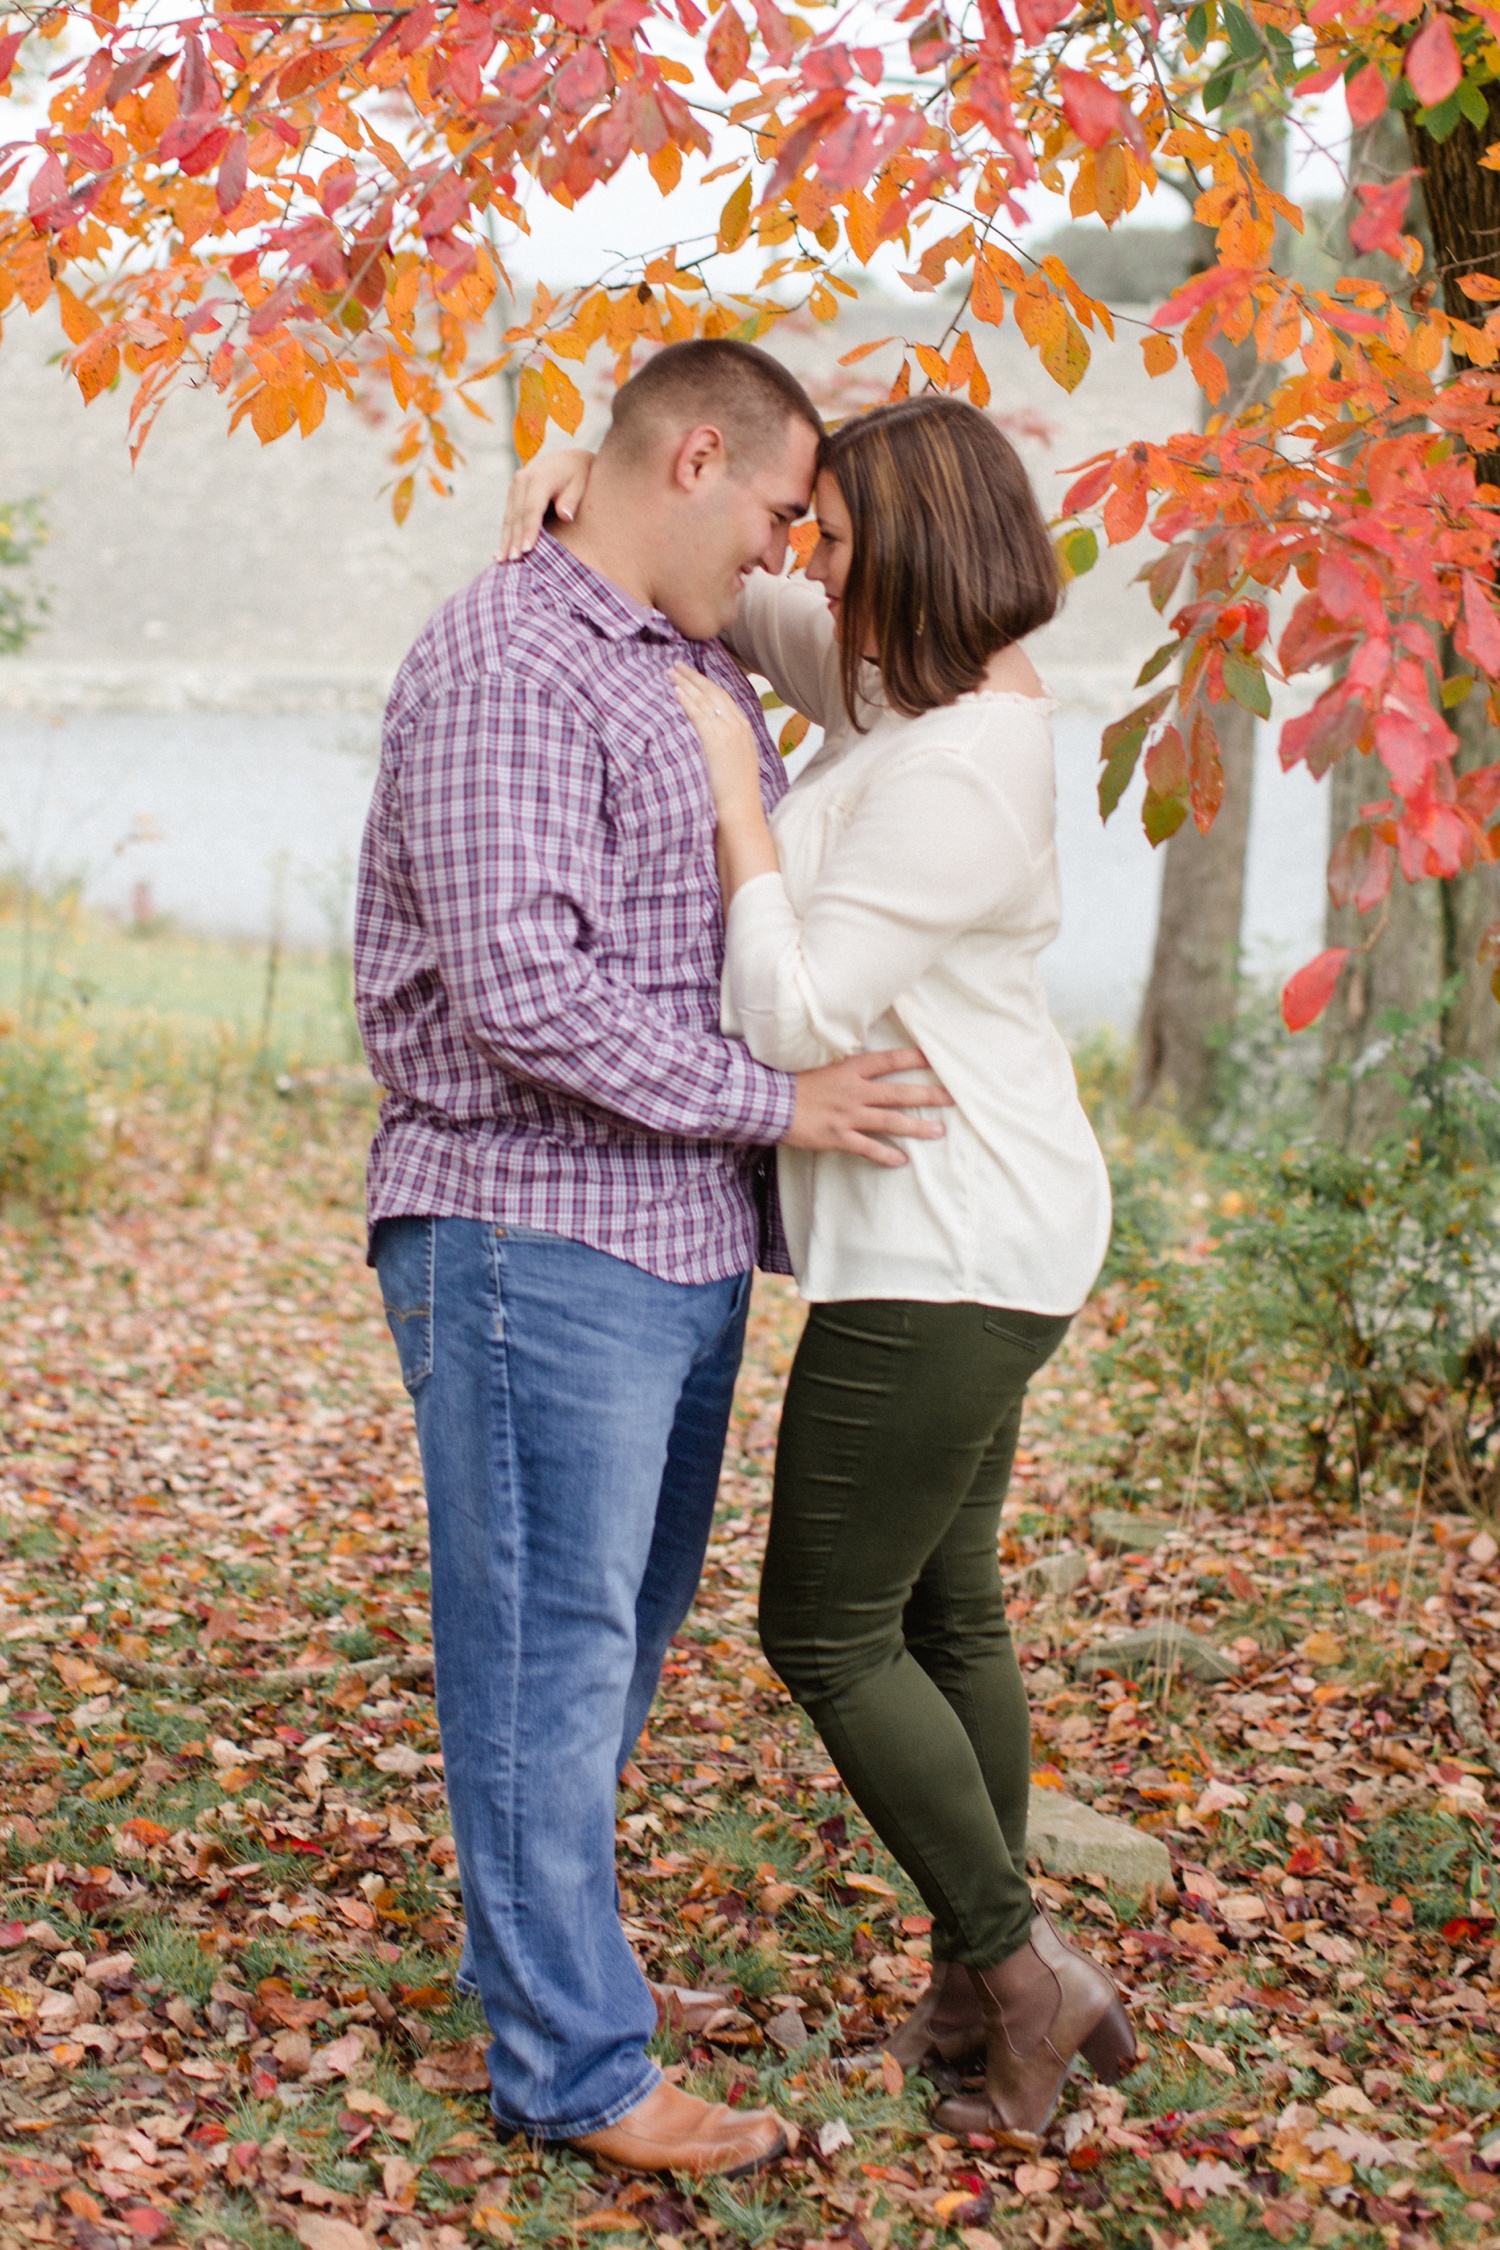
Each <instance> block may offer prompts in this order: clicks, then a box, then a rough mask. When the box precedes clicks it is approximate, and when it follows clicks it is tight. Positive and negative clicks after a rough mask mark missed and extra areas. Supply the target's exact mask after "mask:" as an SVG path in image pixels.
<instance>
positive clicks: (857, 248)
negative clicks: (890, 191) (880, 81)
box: [844, 141, 1500, 266]
mask: <svg viewBox="0 0 1500 2250" xmlns="http://www.w3.org/2000/svg"><path fill="white" fill-rule="evenodd" d="M1495 145H1496V147H1497V148H1500V141H1497V142H1496V144H1495ZM844 233H845V234H846V235H847V236H848V238H849V247H850V249H851V250H852V251H853V252H854V255H855V257H856V258H858V260H859V262H860V264H861V265H862V266H867V265H868V264H869V262H870V260H871V259H872V258H873V257H874V255H875V252H876V251H877V250H878V249H879V247H880V235H879V232H878V230H877V227H876V222H875V211H874V206H873V205H872V204H871V202H870V198H869V197H868V196H867V195H864V194H862V193H861V192H860V190H859V189H858V188H856V189H855V190H854V191H853V193H852V194H851V195H850V196H849V197H848V200H847V201H846V203H845V205H844Z"/></svg>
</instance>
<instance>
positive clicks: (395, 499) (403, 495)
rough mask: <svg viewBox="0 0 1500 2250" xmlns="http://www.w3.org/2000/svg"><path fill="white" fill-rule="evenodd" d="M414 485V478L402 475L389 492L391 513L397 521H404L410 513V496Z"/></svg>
mask: <svg viewBox="0 0 1500 2250" xmlns="http://www.w3.org/2000/svg"><path fill="white" fill-rule="evenodd" d="M415 487H416V480H415V479H414V478H412V477H403V478H402V479H401V482H400V483H399V484H398V485H397V487H396V489H395V491H394V492H393V493H392V494H391V514H392V515H393V516H394V517H395V519H396V521H397V523H405V521H406V519H407V517H408V515H409V514H410V513H411V496H412V493H413V491H414V490H415Z"/></svg>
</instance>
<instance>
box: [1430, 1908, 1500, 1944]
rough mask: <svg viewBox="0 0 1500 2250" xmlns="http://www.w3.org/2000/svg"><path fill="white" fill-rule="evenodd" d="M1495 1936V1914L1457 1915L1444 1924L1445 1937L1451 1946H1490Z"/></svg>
mask: <svg viewBox="0 0 1500 2250" xmlns="http://www.w3.org/2000/svg"><path fill="white" fill-rule="evenodd" d="M1494 1934H1495V1917H1494V1915H1493V1914H1457V1915H1455V1916H1454V1918H1453V1920H1452V1921H1451V1922H1445V1923H1444V1924H1443V1936H1444V1938H1445V1940H1446V1941H1447V1943H1448V1944H1449V1945H1488V1944H1489V1942H1490V1939H1491V1938H1492V1937H1493V1936H1494Z"/></svg>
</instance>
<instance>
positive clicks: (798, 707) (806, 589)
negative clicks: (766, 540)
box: [723, 570, 843, 727]
mask: <svg viewBox="0 0 1500 2250" xmlns="http://www.w3.org/2000/svg"><path fill="white" fill-rule="evenodd" d="M723 640H724V643H725V645H726V647H727V648H728V649H729V651H730V653H731V654H732V655H734V656H737V657H738V658H739V660H740V662H741V663H742V664H743V665H744V666H745V668H746V669H747V671H751V672H759V673H760V674H761V676H762V677H763V678H764V679H767V680H769V681H770V683H771V685H772V687H773V688H775V690H776V693H777V694H778V695H779V696H780V697H781V699H782V701H783V702H784V703H789V704H790V705H791V706H792V708H793V710H794V711H800V712H801V713H802V714H803V716H804V717H805V718H808V719H811V720H812V722H813V724H814V726H819V727H824V726H827V725H828V724H829V723H830V721H831V720H833V719H834V718H836V717H837V716H838V715H839V714H840V713H841V712H842V710H843V697H842V690H841V689H840V686H839V649H838V642H837V641H836V640H835V639H834V634H833V619H832V618H831V617H830V616H829V614H828V604H827V603H826V602H825V601H824V599H823V597H822V595H821V594H820V593H819V592H818V589H817V588H816V587H815V586H810V585H809V584H808V583H807V580H806V579H805V578H772V577H771V576H770V575H769V573H768V572H766V571H764V570H754V571H752V572H751V573H750V576H749V578H748V579H747V580H746V582H745V590H744V592H743V593H742V594H741V595H740V600H739V607H738V609H737V610H736V611H735V614H734V623H733V624H732V625H731V626H730V628H729V630H728V631H727V632H726V633H725V634H724V635H723Z"/></svg>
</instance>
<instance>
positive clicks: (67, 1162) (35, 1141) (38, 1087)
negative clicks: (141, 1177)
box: [0, 1031, 94, 1210]
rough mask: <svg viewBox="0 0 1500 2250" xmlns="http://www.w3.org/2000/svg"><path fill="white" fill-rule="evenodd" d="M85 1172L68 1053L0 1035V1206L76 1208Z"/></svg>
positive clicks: (83, 1092)
mask: <svg viewBox="0 0 1500 2250" xmlns="http://www.w3.org/2000/svg"><path fill="white" fill-rule="evenodd" d="M93 1168H94V1149H93V1128H92V1124H91V1121H90V1118H89V1102H88V1090H87V1088H86V1086H85V1084H84V1081H83V1077H82V1075H81V1073H80V1071H79V1069H78V1066H77V1064H76V1062H75V1061H74V1060H73V1057H72V1056H71V1054H69V1052H68V1051H67V1049H66V1048H64V1047H63V1046H61V1045H59V1044H58V1043H56V1042H55V1041H51V1040H45V1039H36V1038H31V1037H28V1036H25V1035H23V1034H21V1033H19V1032H15V1031H9V1032H0V1207H3V1206H4V1205H6V1204H7V1203H15V1202H20V1203H28V1204H34V1205H38V1206H40V1207H41V1208H42V1209H46V1210H69V1209H76V1208H77V1207H78V1205H79V1204H80V1203H81V1202H82V1201H83V1197H84V1193H85V1190H86V1188H87V1185H88V1181H89V1178H90V1175H91V1173H92V1171H93Z"/></svg>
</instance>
